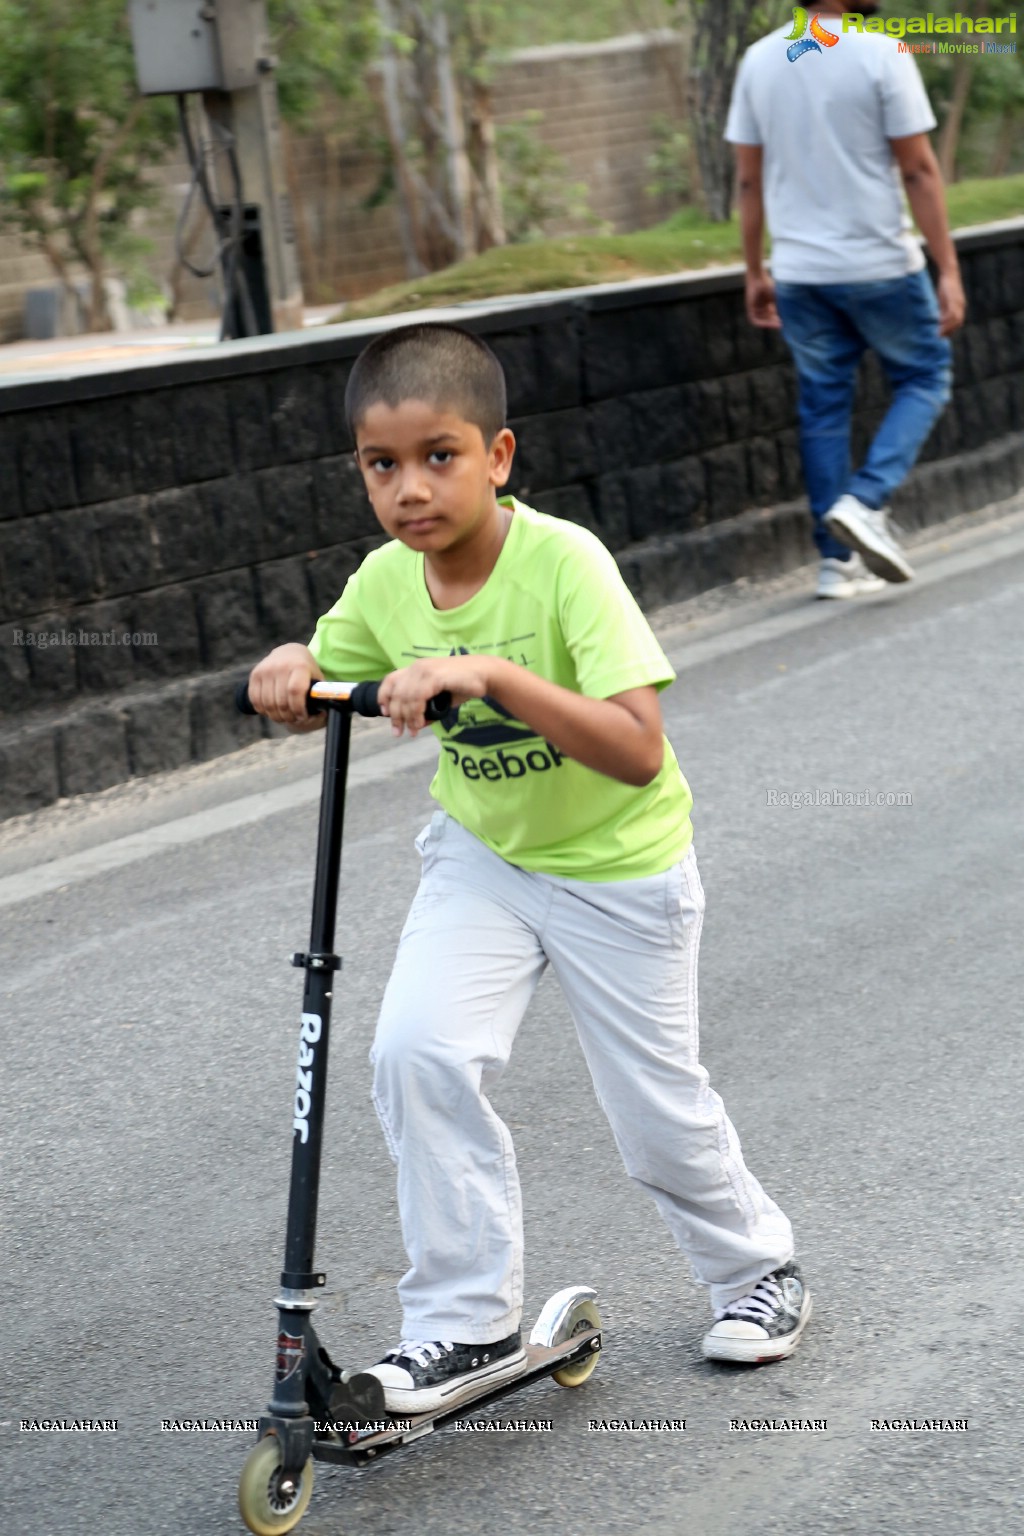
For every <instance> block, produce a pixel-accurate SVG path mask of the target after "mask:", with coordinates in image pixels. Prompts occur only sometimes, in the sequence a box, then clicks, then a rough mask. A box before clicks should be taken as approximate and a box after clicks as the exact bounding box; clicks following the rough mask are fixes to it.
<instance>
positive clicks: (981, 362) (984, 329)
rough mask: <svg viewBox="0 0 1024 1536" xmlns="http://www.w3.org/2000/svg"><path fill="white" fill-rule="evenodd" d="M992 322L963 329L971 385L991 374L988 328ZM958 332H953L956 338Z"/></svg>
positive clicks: (980, 381)
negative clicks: (968, 359)
mask: <svg viewBox="0 0 1024 1536" xmlns="http://www.w3.org/2000/svg"><path fill="white" fill-rule="evenodd" d="M994 324H995V321H994V320H988V321H986V322H984V323H980V322H979V323H978V324H977V325H968V326H966V327H965V328H964V333H965V344H966V350H967V354H968V356H969V358H970V363H969V374H968V376H969V378H970V381H971V383H972V384H980V383H982V381H983V380H985V379H987V378H988V377H989V376H990V374H991V373H992V358H991V346H990V343H989V332H990V327H991V326H992V325H994ZM960 334H961V333H960V332H959V331H956V332H954V336H958V335H960Z"/></svg>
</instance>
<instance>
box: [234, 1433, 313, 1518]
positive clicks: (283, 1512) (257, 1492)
mask: <svg viewBox="0 0 1024 1536" xmlns="http://www.w3.org/2000/svg"><path fill="white" fill-rule="evenodd" d="M312 1494H313V1458H312V1456H311V1457H310V1458H309V1460H308V1461H307V1462H306V1465H305V1466H304V1467H303V1469H302V1471H301V1472H299V1473H298V1474H297V1475H291V1476H289V1477H287V1478H286V1477H285V1476H284V1470H283V1467H282V1464H281V1447H280V1445H279V1444H278V1442H277V1437H276V1436H275V1435H266V1436H265V1437H264V1439H262V1440H260V1441H259V1442H258V1444H257V1445H256V1446H255V1447H254V1449H253V1450H252V1451H251V1452H250V1454H249V1457H248V1459H247V1460H246V1463H245V1466H244V1467H243V1468H242V1476H241V1478H240V1479H239V1483H238V1512H239V1514H240V1515H241V1516H242V1519H243V1520H244V1521H245V1523H246V1525H247V1526H248V1527H249V1529H250V1531H252V1532H253V1536H283V1533H284V1532H285V1531H290V1530H291V1529H292V1527H293V1526H296V1525H298V1523H299V1521H300V1520H301V1519H302V1517H303V1515H304V1514H305V1513H306V1507H307V1505H308V1504H309V1501H310V1498H311V1497H312Z"/></svg>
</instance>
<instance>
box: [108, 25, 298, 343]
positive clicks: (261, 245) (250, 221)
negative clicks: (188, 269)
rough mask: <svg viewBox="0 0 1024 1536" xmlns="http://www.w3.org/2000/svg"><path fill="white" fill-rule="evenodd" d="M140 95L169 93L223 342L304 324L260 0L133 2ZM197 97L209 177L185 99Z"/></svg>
mask: <svg viewBox="0 0 1024 1536" xmlns="http://www.w3.org/2000/svg"><path fill="white" fill-rule="evenodd" d="M131 24H132V37H133V41H134V46H135V61H136V68H137V72H138V78H139V89H140V90H141V92H142V94H143V95H144V96H158V95H176V96H177V97H178V98H179V106H180V109H181V115H182V130H183V134H184V137H185V145H186V149H187V151H188V155H189V160H190V162H191V167H192V175H193V182H194V186H197V187H198V188H199V190H200V192H201V194H202V196H203V200H204V202H205V203H206V205H207V208H208V211H209V213H210V215H211V218H212V219H213V222H214V229H215V233H216V235H217V237H218V242H219V258H220V264H221V268H222V272H223V281H224V318H223V326H222V331H221V334H222V337H238V336H252V335H260V334H264V333H266V332H268V331H287V330H298V329H301V327H302V285H301V282H300V279H299V268H298V260H297V256H296V247H295V228H294V223H293V219H292V211H291V200H290V198H289V195H288V186H287V182H286V180H285V174H284V158H283V153H282V146H281V132H280V119H279V115H278V106H277V85H276V82H275V79H274V69H275V67H276V63H277V61H276V59H275V58H274V56H273V54H272V52H271V47H270V37H269V32H268V27H267V11H266V4H265V0H131ZM193 92H198V93H199V94H200V95H201V96H202V102H203V111H204V113H205V116H206V119H207V122H208V123H209V125H210V129H211V135H212V140H213V147H214V150H215V151H216V153H215V155H214V156H213V159H212V168H213V175H212V177H211V176H210V174H209V171H210V167H208V166H207V164H206V155H205V151H204V149H203V147H202V145H201V144H200V145H199V146H196V145H195V144H194V143H193V139H192V135H191V133H190V130H189V124H188V115H187V107H186V104H185V97H186V96H187V95H188V94H190V93H193Z"/></svg>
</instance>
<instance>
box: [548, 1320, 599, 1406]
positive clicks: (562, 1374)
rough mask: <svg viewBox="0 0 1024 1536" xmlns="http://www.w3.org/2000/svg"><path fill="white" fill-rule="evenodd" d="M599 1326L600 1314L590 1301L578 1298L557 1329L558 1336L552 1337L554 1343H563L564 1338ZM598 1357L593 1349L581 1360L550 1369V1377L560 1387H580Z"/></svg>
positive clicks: (593, 1368) (587, 1377) (590, 1373)
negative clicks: (559, 1368)
mask: <svg viewBox="0 0 1024 1536" xmlns="http://www.w3.org/2000/svg"><path fill="white" fill-rule="evenodd" d="M600 1327H601V1314H600V1312H599V1311H598V1310H597V1307H596V1306H595V1305H594V1303H593V1302H592V1301H588V1300H586V1299H583V1300H580V1301H578V1302H577V1303H576V1305H575V1306H574V1307H573V1309H572V1311H571V1312H570V1313H569V1315H568V1317H567V1318H566V1320H565V1323H564V1325H563V1327H562V1328H560V1329H559V1334H560V1337H559V1338H557V1339H554V1340H553V1341H552V1342H553V1343H555V1344H563V1343H564V1342H565V1340H566V1339H571V1338H574V1337H575V1335H576V1334H577V1333H587V1332H588V1331H589V1329H591V1328H600ZM599 1359H600V1352H599V1351H598V1350H595V1351H594V1353H593V1354H592V1355H587V1356H586V1357H585V1358H584V1359H583V1360H575V1361H574V1362H573V1363H572V1365H563V1366H562V1368H561V1370H558V1371H552V1372H551V1376H552V1379H553V1380H555V1381H557V1382H558V1385H559V1386H560V1387H582V1385H583V1383H584V1382H585V1381H587V1380H588V1379H589V1378H590V1376H591V1375H592V1374H593V1372H594V1370H595V1369H596V1367H597V1362H598V1360H599Z"/></svg>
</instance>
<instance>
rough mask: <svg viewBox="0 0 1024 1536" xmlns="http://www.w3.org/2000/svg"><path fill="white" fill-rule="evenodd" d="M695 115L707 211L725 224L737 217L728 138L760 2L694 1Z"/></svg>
mask: <svg viewBox="0 0 1024 1536" xmlns="http://www.w3.org/2000/svg"><path fill="white" fill-rule="evenodd" d="M690 3H691V10H692V13H693V45H692V52H691V55H690V113H691V118H692V122H693V134H694V141H695V145H696V150H697V163H698V165H699V167H700V179H701V186H702V189H703V194H704V205H705V208H706V210H707V215H708V218H709V219H712V220H713V221H715V222H716V223H725V222H726V221H727V220H728V218H729V216H730V213H731V212H732V195H733V180H734V167H733V151H732V146H731V145H729V144H727V143H726V142H725V140H724V139H723V137H722V134H723V133H724V131H725V120H726V118H727V117H728V115H729V101H730V98H731V95H732V86H733V81H734V80H735V78H736V69H737V66H738V64H739V61H740V58H741V56H742V54H743V52H744V50H745V48H746V46H747V43H748V42H749V41H750V40H751V37H752V33H753V20H754V11H755V9H756V6H757V0H690Z"/></svg>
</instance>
